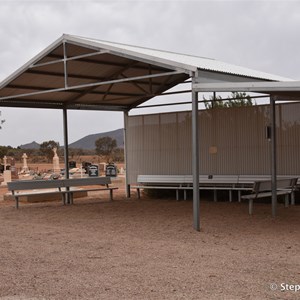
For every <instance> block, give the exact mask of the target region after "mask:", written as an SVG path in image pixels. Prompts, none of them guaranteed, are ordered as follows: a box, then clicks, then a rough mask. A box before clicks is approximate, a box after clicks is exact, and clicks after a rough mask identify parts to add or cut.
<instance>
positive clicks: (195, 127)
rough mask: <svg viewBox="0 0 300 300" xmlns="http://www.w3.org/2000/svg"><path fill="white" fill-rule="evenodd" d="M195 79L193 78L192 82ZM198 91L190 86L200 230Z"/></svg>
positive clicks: (196, 212) (197, 225) (196, 213)
mask: <svg viewBox="0 0 300 300" xmlns="http://www.w3.org/2000/svg"><path fill="white" fill-rule="evenodd" d="M194 82H195V79H194V78H193V84H194ZM193 84H192V85H193ZM198 131H199V130H198V92H196V91H195V90H194V88H193V87H192V156H193V157H192V167H193V218H194V229H195V230H197V231H200V212H199V209H200V195H199V143H198Z"/></svg>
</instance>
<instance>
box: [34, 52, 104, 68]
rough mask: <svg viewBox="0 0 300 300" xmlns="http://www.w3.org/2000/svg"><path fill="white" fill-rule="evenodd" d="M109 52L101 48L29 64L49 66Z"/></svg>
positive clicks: (36, 66)
mask: <svg viewBox="0 0 300 300" xmlns="http://www.w3.org/2000/svg"><path fill="white" fill-rule="evenodd" d="M108 52H109V51H106V50H101V51H98V52H95V53H88V54H82V55H77V56H73V57H69V58H62V59H57V60H51V61H47V62H44V63H39V64H32V65H31V66H29V68H30V69H32V68H38V67H43V66H48V65H52V64H59V63H63V62H65V61H66V62H67V61H71V60H77V59H81V58H85V57H90V56H95V55H100V54H105V53H108ZM49 56H50V55H48V57H49Z"/></svg>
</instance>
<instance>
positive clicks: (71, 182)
mask: <svg viewBox="0 0 300 300" xmlns="http://www.w3.org/2000/svg"><path fill="white" fill-rule="evenodd" d="M63 182H64V187H72V186H84V185H98V184H103V185H106V184H110V183H111V179H110V177H89V178H71V179H64V180H63Z"/></svg>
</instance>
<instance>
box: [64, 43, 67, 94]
mask: <svg viewBox="0 0 300 300" xmlns="http://www.w3.org/2000/svg"><path fill="white" fill-rule="evenodd" d="M63 50H64V80H65V88H67V87H68V70H67V58H68V57H67V46H66V42H65V41H63Z"/></svg>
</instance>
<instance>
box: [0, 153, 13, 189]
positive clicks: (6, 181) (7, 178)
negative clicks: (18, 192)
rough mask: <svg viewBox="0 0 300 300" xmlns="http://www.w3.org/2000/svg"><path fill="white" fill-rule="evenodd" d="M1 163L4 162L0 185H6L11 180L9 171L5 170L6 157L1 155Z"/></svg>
mask: <svg viewBox="0 0 300 300" xmlns="http://www.w3.org/2000/svg"><path fill="white" fill-rule="evenodd" d="M3 164H4V171H3V179H4V181H3V182H2V183H1V185H7V183H8V182H11V171H10V170H6V166H7V157H6V156H4V157H3Z"/></svg>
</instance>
